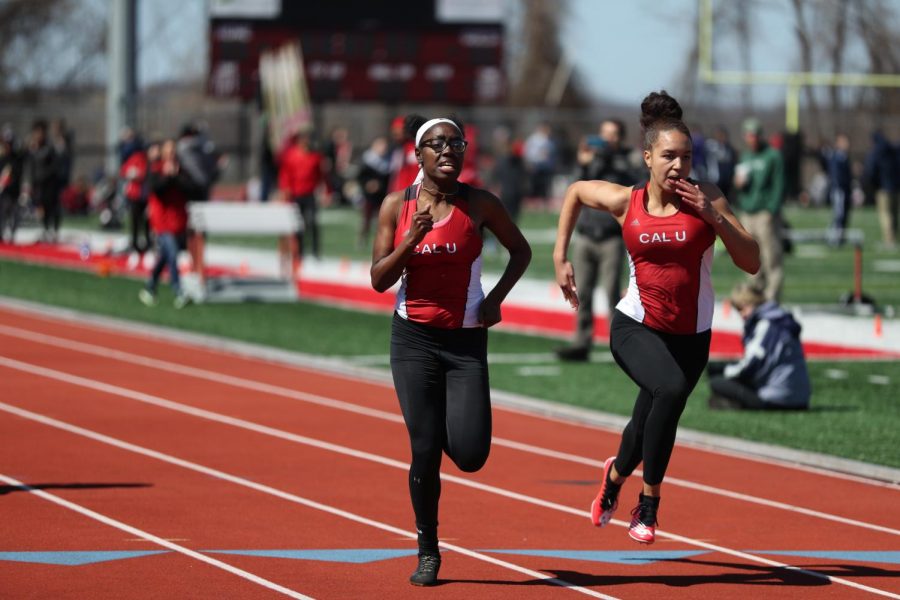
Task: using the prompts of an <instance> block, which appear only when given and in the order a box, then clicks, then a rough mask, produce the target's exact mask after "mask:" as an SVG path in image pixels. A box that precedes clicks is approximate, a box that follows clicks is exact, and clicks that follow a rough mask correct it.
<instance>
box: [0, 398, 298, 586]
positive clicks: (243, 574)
mask: <svg viewBox="0 0 900 600" xmlns="http://www.w3.org/2000/svg"><path fill="white" fill-rule="evenodd" d="M5 406H7V405H5ZM20 416H23V415H20ZM25 418H30V417H25ZM0 481H2V482H3V483H6V484H7V485H11V486H15V487H18V488H21V489H22V490H24V491H26V492H29V493H31V494H34V495H35V496H38V497H39V498H43V499H44V500H47V501H48V502H52V503H53V504H56V505H58V506H62V507H63V508H67V509H69V510H71V511H74V512H77V513H78V514H81V515H84V516H85V517H88V518H90V519H94V520H95V521H99V522H101V523H103V524H104V525H109V526H110V527H115V528H116V529H119V530H121V531H124V532H126V533H130V534H131V535H135V536H137V537H139V538H141V539H143V540H147V541H148V542H152V543H154V544H156V545H158V546H162V547H163V548H168V549H169V550H173V551H175V552H178V553H179V554H184V555H185V556H187V557H189V558H193V559H194V560H199V561H200V562H204V563H206V564H208V565H212V566H214V567H216V568H217V569H222V570H223V571H228V572H229V573H232V574H233V575H237V576H238V577H240V578H242V579H246V580H247V581H250V582H253V583H255V584H257V585H261V586H263V587H265V588H268V589H270V590H273V591H275V592H278V593H279V594H283V595H285V596H288V597H290V598H298V599H299V600H312V597H311V596H306V595H304V594H301V593H300V592H296V591H294V590H292V589H289V588H286V587H284V586H282V585H278V584H277V583H274V582H272V581H269V580H268V579H263V578H262V577H260V576H258V575H254V574H253V573H250V572H248V571H245V570H243V569H239V568H237V567H234V566H232V565H229V564H228V563H224V562H222V561H221V560H216V559H215V558H212V557H209V556H206V555H205V554H200V553H199V552H195V551H193V550H191V549H190V548H185V547H184V546H181V545H179V544H175V543H173V542H171V541H170V540H164V539H163V538H161V537H158V536H155V535H153V534H152V533H147V532H146V531H144V530H142V529H138V528H137V527H132V526H131V525H128V524H127V523H123V522H122V521H118V520H116V519H113V518H112V517H107V516H106V515H103V514H100V513H98V512H96V511H93V510H91V509H89V508H85V507H84V506H81V505H79V504H75V503H74V502H70V501H68V500H65V499H63V498H60V497H59V496H55V495H53V494H49V493H47V492H45V491H43V490H38V489H35V488H33V487H30V486H28V485H27V484H25V483H22V482H21V481H17V480H15V479H13V478H12V477H8V476H6V475H3V474H2V473H0Z"/></svg>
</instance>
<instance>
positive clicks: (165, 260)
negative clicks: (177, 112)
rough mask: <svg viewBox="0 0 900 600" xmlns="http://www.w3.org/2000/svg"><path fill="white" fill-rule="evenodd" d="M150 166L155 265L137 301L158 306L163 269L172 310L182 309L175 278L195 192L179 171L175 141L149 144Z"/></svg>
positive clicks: (186, 176)
mask: <svg viewBox="0 0 900 600" xmlns="http://www.w3.org/2000/svg"><path fill="white" fill-rule="evenodd" d="M147 158H148V160H149V163H150V168H149V174H148V177H147V179H148V184H149V191H150V197H149V198H150V199H149V203H148V204H149V208H150V226H151V228H152V229H153V233H154V234H155V236H156V245H157V252H158V253H159V254H158V256H157V258H156V265H155V266H154V267H153V271H152V272H151V273H150V279H148V280H147V284H146V286H145V287H144V289H142V290H141V291H140V294H139V298H140V300H141V302H143V303H144V304H146V305H147V306H155V305H156V303H157V296H156V291H157V287H158V286H159V279H160V276H161V275H162V272H163V270H165V269H166V268H168V270H169V282H170V283H171V285H172V291H173V292H175V308H183V307H184V306H185V305H186V304H187V303H188V299H187V298H186V297H185V296H184V295H183V294H182V292H181V280H180V278H179V275H178V252H179V251H180V250H183V249H184V248H185V247H186V246H187V244H186V242H187V240H186V234H187V217H188V215H187V203H188V198H190V197H192V195H194V194H197V193H198V191H199V190H198V189H197V186H196V184H195V183H194V182H193V180H192V179H191V177H190V175H189V174H188V173H187V172H185V171H183V170H182V169H181V166H180V165H179V163H178V158H177V156H176V151H175V141H174V140H166V141H164V142H163V143H162V144H161V145H158V146H157V145H152V146H151V147H150V148H149V149H148V151H147Z"/></svg>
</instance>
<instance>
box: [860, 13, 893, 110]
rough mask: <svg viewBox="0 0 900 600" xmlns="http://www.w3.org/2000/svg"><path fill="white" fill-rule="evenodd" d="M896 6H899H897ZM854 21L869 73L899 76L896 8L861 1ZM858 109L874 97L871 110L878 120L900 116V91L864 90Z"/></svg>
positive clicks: (888, 89) (884, 89) (891, 89)
mask: <svg viewBox="0 0 900 600" xmlns="http://www.w3.org/2000/svg"><path fill="white" fill-rule="evenodd" d="M894 6H896V5H894ZM855 8H856V10H855V12H854V15H853V22H854V25H855V28H856V31H857V33H858V35H859V37H860V39H861V40H862V42H863V45H864V46H865V49H866V55H867V57H868V59H869V72H870V73H900V48H898V47H897V43H896V38H897V36H896V31H897V29H896V27H897V20H898V17H900V15H898V14H897V12H896V8H891V7H889V6H887V5H886V3H885V2H884V1H883V0H862V1H859V2H856V3H855ZM860 92H861V93H860V94H859V95H858V99H857V107H858V108H862V107H863V105H864V101H865V98H866V97H870V98H873V99H874V101H873V102H872V108H873V109H874V111H875V112H876V115H877V116H878V117H879V118H883V117H886V116H888V115H898V114H900V89H898V88H871V89H862V90H860Z"/></svg>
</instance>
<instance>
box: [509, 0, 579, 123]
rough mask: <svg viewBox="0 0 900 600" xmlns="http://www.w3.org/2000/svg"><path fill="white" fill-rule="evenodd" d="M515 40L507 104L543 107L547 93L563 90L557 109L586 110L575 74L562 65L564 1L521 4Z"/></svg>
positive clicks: (512, 46)
mask: <svg viewBox="0 0 900 600" xmlns="http://www.w3.org/2000/svg"><path fill="white" fill-rule="evenodd" d="M522 6H523V8H522V10H523V16H522V22H521V26H520V27H519V32H518V39H517V40H515V41H514V42H513V44H512V45H511V48H512V49H513V51H514V52H517V54H518V56H516V57H515V61H514V62H513V66H512V69H511V77H510V92H509V103H510V104H511V105H513V106H543V105H545V104H547V100H548V91H551V93H550V94H549V95H550V96H553V95H554V94H553V93H552V89H553V88H554V86H557V85H558V86H563V87H562V88H561V91H560V92H559V93H558V94H555V95H556V96H557V97H558V98H559V102H558V105H559V106H564V107H581V106H586V105H587V104H588V103H589V101H588V97H587V94H586V93H585V92H584V90H583V89H582V86H581V85H580V84H579V82H578V76H577V73H575V72H574V71H573V70H572V66H571V65H570V64H568V63H567V62H566V61H567V59H566V57H565V54H564V53H563V50H562V46H561V44H560V32H561V23H562V21H563V18H564V17H565V14H566V9H567V7H568V4H567V3H566V2H565V0H525V1H524V2H523V3H522Z"/></svg>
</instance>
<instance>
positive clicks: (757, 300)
mask: <svg viewBox="0 0 900 600" xmlns="http://www.w3.org/2000/svg"><path fill="white" fill-rule="evenodd" d="M731 303H732V305H733V306H734V307H735V308H736V309H737V310H738V312H740V314H741V317H743V318H744V336H743V343H744V356H743V357H742V358H741V359H740V360H739V361H738V362H736V363H733V364H724V363H710V364H709V366H708V369H707V371H708V373H709V376H710V379H709V386H710V388H711V390H712V395H711V396H710V397H709V407H710V408H735V409H749V410H759V409H793V410H798V409H799V410H805V409H807V408H809V398H810V395H811V392H812V388H811V386H810V383H809V373H808V372H807V369H806V358H805V357H804V355H803V346H802V345H801V344H800V329H801V327H800V324H799V323H797V321H796V320H794V317H793V316H792V315H791V313H789V312H788V311H786V310H785V309H784V308H782V307H781V306H779V305H778V304H777V303H776V302H774V301H768V302H767V301H766V299H765V295H764V294H763V291H762V290H760V289H759V288H757V287H754V286H753V285H752V284H751V283H748V282H744V283H740V284H738V285H737V286H735V288H734V290H733V291H732V294H731Z"/></svg>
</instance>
